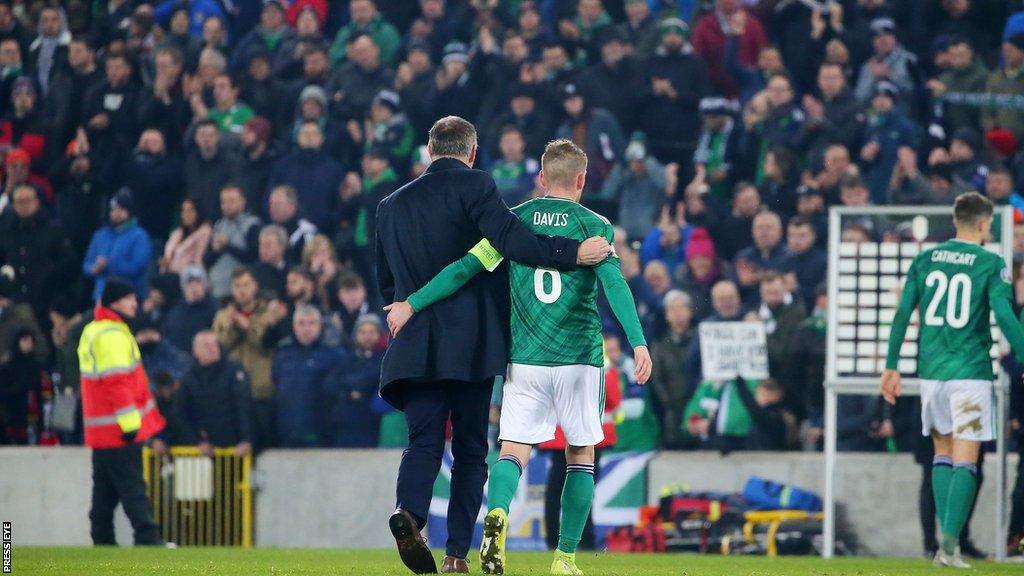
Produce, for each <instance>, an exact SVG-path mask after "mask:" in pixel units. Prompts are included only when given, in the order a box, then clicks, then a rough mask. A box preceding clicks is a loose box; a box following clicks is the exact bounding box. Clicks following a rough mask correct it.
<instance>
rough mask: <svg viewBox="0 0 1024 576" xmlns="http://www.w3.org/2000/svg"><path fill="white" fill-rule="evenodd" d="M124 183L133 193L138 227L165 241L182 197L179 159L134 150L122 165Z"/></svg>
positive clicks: (182, 182) (182, 183) (182, 181)
mask: <svg viewBox="0 0 1024 576" xmlns="http://www.w3.org/2000/svg"><path fill="white" fill-rule="evenodd" d="M124 184H125V186H127V187H129V188H131V190H132V193H133V194H134V197H135V206H136V210H135V212H136V214H137V215H138V218H139V226H142V228H143V229H144V230H146V231H147V232H149V233H150V234H151V235H152V237H153V238H159V239H166V238H167V235H168V234H170V233H171V225H172V223H173V221H174V219H175V212H176V211H177V210H178V207H179V206H181V201H182V199H183V198H184V197H185V195H184V193H183V187H184V186H183V185H184V180H183V178H182V165H181V158H179V157H177V156H153V155H150V154H146V153H144V152H139V151H138V150H135V151H133V152H132V154H131V156H130V157H129V158H128V161H127V162H126V163H125V167H124ZM218 205H219V204H218ZM203 208H205V206H204V207H203Z"/></svg>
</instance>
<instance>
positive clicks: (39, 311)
mask: <svg viewBox="0 0 1024 576" xmlns="http://www.w3.org/2000/svg"><path fill="white" fill-rule="evenodd" d="M11 204H12V205H13V215H12V217H11V218H9V219H0V265H4V266H10V267H11V269H12V270H13V272H14V278H13V281H14V286H15V293H16V294H17V297H18V299H19V300H21V301H23V302H28V303H29V304H31V305H32V309H33V311H34V312H35V315H36V318H40V319H43V320H44V321H45V320H48V316H47V312H48V311H49V304H50V302H52V301H53V298H54V297H55V296H57V295H58V294H61V293H63V292H65V291H67V290H68V288H69V287H70V286H71V285H72V284H73V283H74V281H75V280H76V279H77V277H78V273H77V272H76V268H77V263H78V262H77V259H78V254H76V253H75V251H74V249H72V247H71V240H70V239H69V238H68V236H67V233H66V232H65V231H64V229H63V228H62V227H61V226H60V225H59V223H58V222H55V221H53V220H51V219H50V216H49V214H47V212H46V209H45V208H43V207H42V202H41V200H40V197H39V192H38V191H37V190H36V189H35V188H33V187H32V186H29V185H28V184H21V185H19V186H18V187H17V188H15V190H14V194H13V196H12V198H11ZM35 345H36V346H40V345H45V340H43V341H36V342H35ZM3 350H4V349H0V355H2V354H3Z"/></svg>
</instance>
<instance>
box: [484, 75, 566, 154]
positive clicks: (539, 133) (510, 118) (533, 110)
mask: <svg viewBox="0 0 1024 576" xmlns="http://www.w3.org/2000/svg"><path fill="white" fill-rule="evenodd" d="M539 97H540V94H539V93H538V89H537V88H536V87H535V86H530V85H527V84H523V83H520V82H516V83H515V84H512V86H511V87H510V88H509V93H508V109H507V110H505V111H503V112H501V113H499V114H498V115H497V117H496V118H495V120H494V121H493V122H492V123H491V126H490V128H489V130H488V131H487V133H488V136H487V137H486V139H485V141H484V142H485V143H484V145H483V149H484V150H485V151H487V152H489V153H490V152H492V151H493V150H494V149H495V148H497V147H498V145H499V144H500V142H499V140H500V138H501V133H502V131H503V130H504V128H505V126H515V127H516V128H517V129H518V130H519V132H520V134H522V136H523V141H524V146H525V151H526V155H527V156H529V157H531V158H540V156H541V154H543V153H544V146H546V145H547V142H548V139H549V135H550V134H551V130H552V129H553V128H554V127H553V126H552V125H551V121H550V119H549V118H548V114H547V113H546V112H545V111H544V110H543V107H542V106H541V105H540V103H539V102H538V99H539Z"/></svg>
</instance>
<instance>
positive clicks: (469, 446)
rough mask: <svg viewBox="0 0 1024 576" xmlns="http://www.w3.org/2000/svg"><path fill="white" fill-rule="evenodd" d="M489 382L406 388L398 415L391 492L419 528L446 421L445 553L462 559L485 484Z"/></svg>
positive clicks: (409, 385)
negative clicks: (404, 440)
mask: <svg viewBox="0 0 1024 576" xmlns="http://www.w3.org/2000/svg"><path fill="white" fill-rule="evenodd" d="M493 387H494V380H493V379H488V380H486V381H484V382H459V381H455V380H442V381H437V382H422V383H421V382H416V383H406V384H405V385H404V388H403V389H402V391H401V402H402V411H403V412H405V421H406V422H407V423H408V425H409V447H408V448H406V449H405V452H403V453H402V464H401V466H400V467H399V469H398V485H397V488H396V493H397V499H398V507H399V508H401V509H403V510H405V511H406V512H408V513H410V514H412V516H413V518H415V519H416V521H417V523H418V524H419V525H420V526H419V527H420V528H423V526H424V524H425V523H426V518H427V516H428V514H429V512H430V498H431V495H432V493H433V489H434V480H435V479H436V478H437V473H438V471H439V470H440V468H441V456H442V454H443V453H444V440H445V434H444V433H445V424H446V423H447V421H448V418H449V417H451V421H452V456H453V458H454V461H453V463H452V480H451V496H450V498H449V500H448V542H447V544H446V546H445V554H447V555H449V556H455V557H457V558H465V557H466V555H467V554H468V553H469V546H470V544H471V541H472V538H473V527H474V526H475V525H476V517H477V514H478V513H479V511H480V502H481V501H482V499H483V494H484V482H486V481H487V462H486V458H487V414H488V410H489V409H490V405H491V390H492V388H493Z"/></svg>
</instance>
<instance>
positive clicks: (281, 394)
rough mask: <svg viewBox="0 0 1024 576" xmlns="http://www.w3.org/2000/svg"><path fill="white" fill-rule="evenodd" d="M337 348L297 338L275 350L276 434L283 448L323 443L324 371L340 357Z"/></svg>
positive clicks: (325, 433)
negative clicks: (309, 342) (301, 340)
mask: <svg viewBox="0 0 1024 576" xmlns="http://www.w3.org/2000/svg"><path fill="white" fill-rule="evenodd" d="M343 358H344V357H343V353H342V351H341V349H340V348H329V347H327V346H325V345H323V343H321V342H320V341H319V340H318V341H316V342H314V343H312V344H311V345H309V346H304V345H302V344H300V343H299V342H298V341H294V342H292V343H290V344H287V345H285V346H283V347H281V348H279V349H278V350H277V353H276V354H275V355H274V361H273V364H272V366H271V377H272V379H273V381H274V389H275V392H274V405H275V406H276V408H277V437H278V440H279V441H280V444H281V446H282V447H283V448H310V447H316V446H326V445H327V444H328V443H329V441H330V439H331V438H330V432H331V431H330V429H329V427H328V425H327V422H328V413H327V408H326V406H327V402H326V400H327V390H326V388H327V384H328V374H329V373H330V372H331V371H332V370H334V369H335V368H336V367H337V366H338V365H339V364H340V363H341V362H342V360H343Z"/></svg>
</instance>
